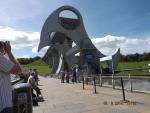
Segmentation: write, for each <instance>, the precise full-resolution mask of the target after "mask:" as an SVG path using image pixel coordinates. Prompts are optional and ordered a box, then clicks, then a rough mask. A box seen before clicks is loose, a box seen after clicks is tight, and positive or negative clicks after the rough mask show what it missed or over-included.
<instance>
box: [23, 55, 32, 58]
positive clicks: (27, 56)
mask: <svg viewBox="0 0 150 113" xmlns="http://www.w3.org/2000/svg"><path fill="white" fill-rule="evenodd" d="M22 58H30V56H29V55H23V56H22Z"/></svg>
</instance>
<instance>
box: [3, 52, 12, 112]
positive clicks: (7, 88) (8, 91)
mask: <svg viewBox="0 0 150 113" xmlns="http://www.w3.org/2000/svg"><path fill="white" fill-rule="evenodd" d="M13 66H14V63H13V62H12V61H10V60H9V59H8V58H6V57H5V56H4V55H3V54H2V53H0V112H1V111H2V110H3V109H4V108H7V107H12V85H11V80H10V74H8V72H9V71H10V70H11V69H12V67H13Z"/></svg>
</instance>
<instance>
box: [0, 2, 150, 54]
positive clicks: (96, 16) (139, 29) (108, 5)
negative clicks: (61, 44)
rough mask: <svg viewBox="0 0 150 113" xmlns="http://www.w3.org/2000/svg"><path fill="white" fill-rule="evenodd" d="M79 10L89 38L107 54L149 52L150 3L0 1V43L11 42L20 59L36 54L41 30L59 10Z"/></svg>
mask: <svg viewBox="0 0 150 113" xmlns="http://www.w3.org/2000/svg"><path fill="white" fill-rule="evenodd" d="M62 5H71V6H74V7H75V8H77V9H78V10H79V11H80V13H81V15H82V17H83V20H84V25H85V28H86V30H87V33H88V35H89V37H90V38H91V39H92V41H93V43H94V44H95V46H96V47H97V48H98V49H99V50H100V51H102V52H103V53H105V54H108V53H113V52H114V51H115V49H117V48H119V47H120V48H121V53H122V54H130V53H136V52H138V53H143V52H150V1H149V0H25V1H21V0H0V40H10V41H11V43H12V49H13V52H14V54H15V56H17V57H34V56H37V55H39V56H43V55H44V52H40V53H37V52H36V50H37V45H38V43H39V36H40V31H41V28H42V26H43V24H44V21H45V20H46V18H47V17H48V16H49V15H50V14H51V13H52V11H54V10H55V9H57V8H58V7H60V6H62Z"/></svg>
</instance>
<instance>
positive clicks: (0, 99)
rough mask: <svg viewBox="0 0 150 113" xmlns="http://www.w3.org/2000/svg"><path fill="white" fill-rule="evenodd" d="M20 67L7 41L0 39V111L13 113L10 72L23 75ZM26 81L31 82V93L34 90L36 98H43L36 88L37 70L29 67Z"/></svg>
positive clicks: (1, 112) (0, 112)
mask: <svg viewBox="0 0 150 113" xmlns="http://www.w3.org/2000/svg"><path fill="white" fill-rule="evenodd" d="M22 72H23V71H22V67H21V65H20V63H19V62H18V61H17V60H16V58H15V57H14V55H13V53H12V51H11V45H10V42H9V41H6V42H3V41H0V113H13V101H12V85H11V79H10V76H11V74H15V75H20V76H21V77H23V76H24V75H23V73H22ZM27 82H28V83H29V84H31V89H32V94H33V95H34V91H33V90H35V91H36V94H37V97H38V99H41V100H42V99H43V97H42V94H41V91H40V89H39V88H38V86H37V85H38V72H37V70H36V69H33V70H32V69H30V72H29V77H28V80H27Z"/></svg>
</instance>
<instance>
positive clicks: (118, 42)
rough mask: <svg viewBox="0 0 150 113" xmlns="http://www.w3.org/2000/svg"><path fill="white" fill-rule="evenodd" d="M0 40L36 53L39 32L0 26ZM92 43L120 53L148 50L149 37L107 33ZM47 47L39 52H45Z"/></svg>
mask: <svg viewBox="0 0 150 113" xmlns="http://www.w3.org/2000/svg"><path fill="white" fill-rule="evenodd" d="M0 40H1V41H6V40H8V41H10V42H11V45H12V48H13V49H25V48H27V47H31V50H29V51H32V53H33V54H38V53H37V49H38V44H39V42H40V33H39V32H31V33H29V32H25V31H19V30H15V29H14V28H11V27H3V26H0ZM91 40H92V42H93V43H94V45H95V46H96V47H97V48H98V49H99V50H100V51H101V52H102V53H104V54H112V53H113V52H114V51H115V50H116V49H117V48H121V53H122V54H131V53H143V52H150V37H145V38H133V37H125V36H112V35H107V36H104V37H97V38H92V39H91ZM47 49H48V47H45V48H43V49H42V50H41V51H40V52H41V53H42V54H45V53H46V51H47Z"/></svg>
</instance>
